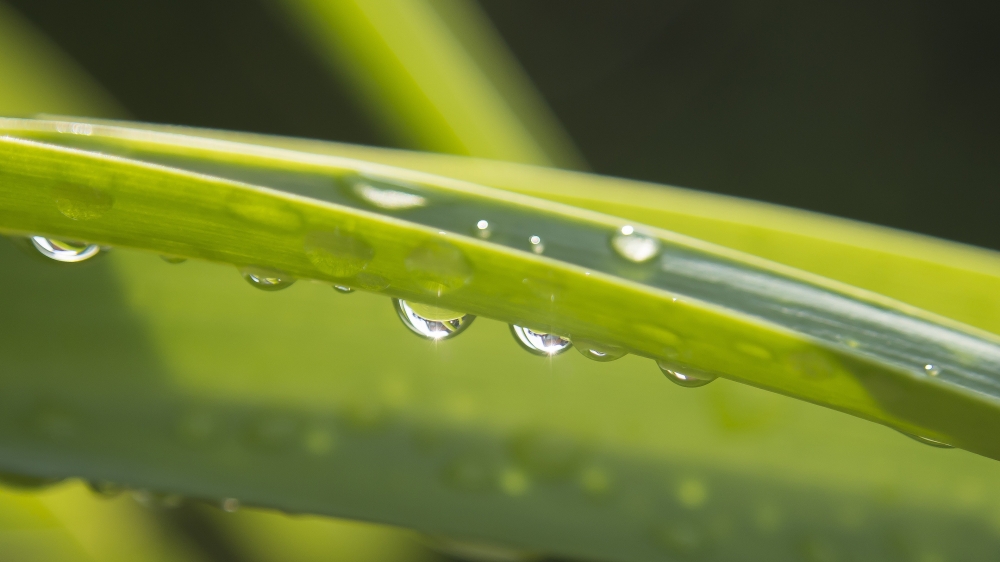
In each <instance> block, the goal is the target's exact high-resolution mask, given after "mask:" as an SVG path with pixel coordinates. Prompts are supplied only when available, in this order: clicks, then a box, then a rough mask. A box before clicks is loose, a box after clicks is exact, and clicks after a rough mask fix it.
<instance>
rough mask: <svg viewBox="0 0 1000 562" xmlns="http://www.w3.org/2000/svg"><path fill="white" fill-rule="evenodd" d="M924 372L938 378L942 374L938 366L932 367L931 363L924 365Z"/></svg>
mask: <svg viewBox="0 0 1000 562" xmlns="http://www.w3.org/2000/svg"><path fill="white" fill-rule="evenodd" d="M924 372H925V373H927V374H928V375H930V376H932V377H936V376H938V374H940V373H941V369H940V368H939V367H937V366H936V365H931V364H930V363H928V364H927V365H924Z"/></svg>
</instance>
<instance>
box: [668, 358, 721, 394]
mask: <svg viewBox="0 0 1000 562" xmlns="http://www.w3.org/2000/svg"><path fill="white" fill-rule="evenodd" d="M656 365H657V366H658V367H659V368H660V370H661V371H663V374H664V375H666V377H667V378H668V379H670V381H671V382H673V383H674V384H677V385H680V386H683V387H685V388H697V387H699V386H705V385H706V384H708V383H710V382H712V381H714V380H715V379H716V378H718V376H717V375H713V374H711V373H706V372H705V371H699V370H698V369H692V368H690V367H681V366H678V365H673V364H671V363H667V362H666V361H657V362H656Z"/></svg>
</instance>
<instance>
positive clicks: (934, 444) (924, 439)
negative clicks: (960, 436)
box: [897, 430, 955, 449]
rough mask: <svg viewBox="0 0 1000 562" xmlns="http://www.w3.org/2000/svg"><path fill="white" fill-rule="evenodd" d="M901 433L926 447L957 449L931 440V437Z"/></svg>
mask: <svg viewBox="0 0 1000 562" xmlns="http://www.w3.org/2000/svg"><path fill="white" fill-rule="evenodd" d="M897 431H898V430H897ZM900 433H902V434H903V435H905V436H907V437H909V438H910V439H913V440H914V441H916V442H918V443H923V444H924V445H930V446H931V447H937V448H938V449H954V448H955V446H954V445H949V444H947V443H942V442H941V441H937V440H935V439H931V438H930V437H924V436H922V435H915V434H913V433H907V432H905V431H900Z"/></svg>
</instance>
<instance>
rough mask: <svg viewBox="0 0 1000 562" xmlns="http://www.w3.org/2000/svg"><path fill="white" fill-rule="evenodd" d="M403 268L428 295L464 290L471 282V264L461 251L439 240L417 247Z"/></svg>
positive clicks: (407, 258) (407, 257)
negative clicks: (461, 288)
mask: <svg viewBox="0 0 1000 562" xmlns="http://www.w3.org/2000/svg"><path fill="white" fill-rule="evenodd" d="M404 265H405V266H406V269H407V271H409V272H410V273H412V274H413V280H414V281H416V283H417V285H419V286H420V288H421V289H423V290H424V291H426V292H427V293H429V294H432V295H437V296H441V295H443V294H444V293H447V292H449V291H453V290H455V289H458V288H460V287H464V286H465V285H466V284H467V283H468V282H469V281H470V280H471V279H472V264H470V263H469V260H468V259H466V257H465V254H464V253H462V250H460V249H459V248H458V247H457V246H454V245H452V244H450V243H448V242H444V241H442V240H434V241H431V242H427V243H426V244H422V245H420V246H418V247H417V248H415V249H414V250H413V251H412V252H410V254H409V255H408V256H406V260H405V261H404Z"/></svg>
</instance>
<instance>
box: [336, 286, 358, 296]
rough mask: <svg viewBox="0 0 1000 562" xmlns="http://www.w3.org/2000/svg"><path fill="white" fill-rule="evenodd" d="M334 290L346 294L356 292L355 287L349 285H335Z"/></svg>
mask: <svg viewBox="0 0 1000 562" xmlns="http://www.w3.org/2000/svg"><path fill="white" fill-rule="evenodd" d="M333 290H334V291H337V292H338V293H344V294H345V295H346V294H349V293H353V292H354V289H352V288H350V287H348V286H347V285H334V286H333Z"/></svg>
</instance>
